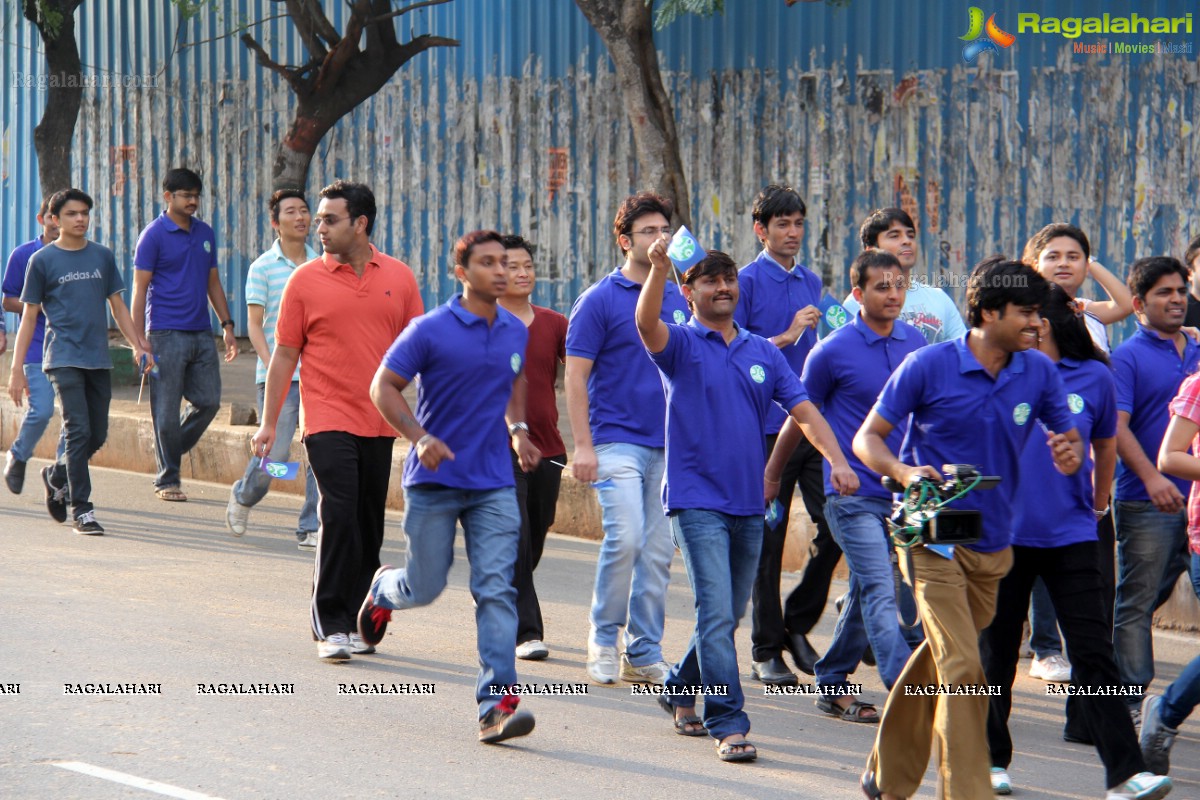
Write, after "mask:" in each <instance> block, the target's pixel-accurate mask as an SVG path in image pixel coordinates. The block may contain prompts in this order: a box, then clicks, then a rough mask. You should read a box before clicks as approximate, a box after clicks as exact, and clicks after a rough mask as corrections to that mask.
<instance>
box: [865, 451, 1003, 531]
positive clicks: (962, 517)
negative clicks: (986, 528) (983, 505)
mask: <svg viewBox="0 0 1200 800" xmlns="http://www.w3.org/2000/svg"><path fill="white" fill-rule="evenodd" d="M942 474H943V475H944V476H945V480H944V481H942V482H939V481H936V480H934V479H932V478H920V479H919V480H917V481H915V482H913V483H911V484H909V485H908V486H901V485H900V484H899V483H897V482H896V481H894V480H892V479H891V478H884V479H883V485H884V488H886V489H888V490H890V491H892V492H897V493H899V494H901V497H900V499H899V500H897V501H896V507H895V509H894V510H893V511H892V516H891V519H889V520H888V528H889V529H890V530H891V534H892V538H893V540H894V541H895V542H896V543H897V544H899V545H901V546H910V545H912V544H915V543H916V540H920V541H921V542H922V543H923V544H972V543H974V542H977V541H979V539H980V537H981V536H982V535H983V515H982V514H980V513H979V512H978V511H965V510H961V509H956V508H946V506H947V505H948V504H949V503H951V502H953V501H954V500H957V499H959V498H961V497H963V496H965V495H966V494H967V493H968V492H970V491H972V490H973V489H992V488H995V487H996V486H997V485H998V484H999V483H1000V478H999V477H998V476H996V475H981V474H980V473H979V470H978V469H976V468H975V467H973V466H971V465H969V464H945V465H943V466H942Z"/></svg>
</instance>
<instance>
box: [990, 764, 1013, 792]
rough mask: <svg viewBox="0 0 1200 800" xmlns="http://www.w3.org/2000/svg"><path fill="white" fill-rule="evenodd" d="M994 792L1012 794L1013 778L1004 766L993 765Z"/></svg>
mask: <svg viewBox="0 0 1200 800" xmlns="http://www.w3.org/2000/svg"><path fill="white" fill-rule="evenodd" d="M992 794H1012V779H1011V778H1009V777H1008V770H1006V769H1005V768H1004V767H992Z"/></svg>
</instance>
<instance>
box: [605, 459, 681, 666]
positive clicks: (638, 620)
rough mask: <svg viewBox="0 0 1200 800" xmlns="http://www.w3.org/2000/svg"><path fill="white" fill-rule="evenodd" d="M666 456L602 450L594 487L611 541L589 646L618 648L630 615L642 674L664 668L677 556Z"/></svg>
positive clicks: (631, 640) (629, 643)
mask: <svg viewBox="0 0 1200 800" xmlns="http://www.w3.org/2000/svg"><path fill="white" fill-rule="evenodd" d="M664 455H665V451H664V450H663V449H662V448H659V447H642V446H641V445H636V444H618V443H611V444H602V445H598V446H597V447H596V460H597V462H598V475H597V477H598V480H597V481H596V483H595V484H594V486H595V488H596V496H597V498H598V499H599V501H600V524H601V526H602V527H603V528H604V540H603V541H602V542H601V543H600V556H599V559H598V560H597V562H596V587H595V590H594V591H593V593H592V611H591V615H590V621H591V627H592V629H591V634H590V640H591V642H592V643H594V644H597V645H600V646H602V647H615V646H616V644H617V631H618V629H619V628H620V627H621V626H622V625H625V621H626V610H627V609H628V615H629V616H628V619H629V624H628V625H627V626H626V627H625V653H626V655H627V656H628V657H629V663H631V664H632V665H633V666H635V667H644V666H646V665H647V664H655V663H658V662H659V661H662V660H663V656H662V634H663V619H664V617H665V614H666V602H667V583H668V582H669V581H670V579H671V559H672V557H674V555H675V546H674V545H673V544H672V543H671V533H670V526H669V525H668V523H667V517H666V515H665V514H664V513H663V507H662V500H661V499H660V491H661V487H662V479H663V470H664V469H665V468H666V460H665V457H664Z"/></svg>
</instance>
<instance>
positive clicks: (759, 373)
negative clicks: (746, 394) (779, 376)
mask: <svg viewBox="0 0 1200 800" xmlns="http://www.w3.org/2000/svg"><path fill="white" fill-rule="evenodd" d="M750 379H751V380H752V381H754V382H755V383H762V382H763V381H765V380H766V379H767V371H766V370H765V369H763V368H762V367H761V366H759V365H758V364H755V365H754V366H752V367H750Z"/></svg>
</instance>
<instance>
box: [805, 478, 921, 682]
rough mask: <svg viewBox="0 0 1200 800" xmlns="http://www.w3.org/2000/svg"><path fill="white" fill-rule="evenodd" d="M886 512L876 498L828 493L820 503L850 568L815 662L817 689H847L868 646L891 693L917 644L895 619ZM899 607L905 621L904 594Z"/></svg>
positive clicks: (909, 613) (912, 610)
mask: <svg viewBox="0 0 1200 800" xmlns="http://www.w3.org/2000/svg"><path fill="white" fill-rule="evenodd" d="M891 513H892V502H891V501H890V500H886V499H884V498H882V497H855V496H850V497H839V496H838V495H830V496H829V497H828V498H827V499H826V501H825V521H826V522H828V523H829V532H830V533H832V534H833V539H834V541H836V542H837V543H838V546H839V547H841V548H842V554H843V555H844V556H845V557H846V566H847V567H848V568H849V570H850V591H849V593H848V595H847V598H846V604H845V605H844V606H842V613H841V615H840V616H839V617H838V621H837V625H836V626H835V627H834V629H833V642H832V643H831V644H830V645H829V649H828V650H826V651H825V655H824V656H822V657H821V659H820V660H819V661H817V665H816V673H817V685H818V686H819V687H821V688H822V689H824V688H826V687H838V688H842V687H845V686H847V685H849V677H850V673H852V672H854V669H855V667H857V666H858V662H859V661H860V660H862V655H863V651H864V650H866V649H867V643H868V642H869V643H870V645H871V649H872V650H874V651H875V662H876V664H877V666H878V669H879V677H881V678H882V679H883V684H884V686H886V687H887V688H888V689H891V688H892V685H893V684H894V683H895V682H896V679H897V678H898V677H900V672H901V671H902V670H903V669H904V665H905V663H907V662H908V657H909V656H910V655H912V650H913V646H914V645H915V644H917V643H919V642H920V641H921V638H922V637H921V634H920V631H919V629H916V630H914V631H912V633H913V635H914V638H915V641H914V642H912V643H910V642H909V641H908V640H907V639H906V634H905V631H904V630H903V629H902V628H901V627H900V620H899V619H898V618H897V616H896V609H897V598H896V582H895V578H894V577H893V572H892V559H891V545H890V543H889V542H888V535H887V521H886V520H887V518H888V517H889V516H891ZM899 605H900V606H902V607H904V618H905V619H913V618H914V617H915V616H916V604H915V603H914V602H913V599H912V595H911V594H910V593H909V592H908V591H907V590H904V591H902V592H901V593H900V600H899Z"/></svg>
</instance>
